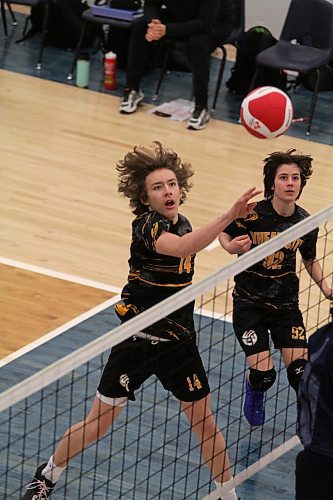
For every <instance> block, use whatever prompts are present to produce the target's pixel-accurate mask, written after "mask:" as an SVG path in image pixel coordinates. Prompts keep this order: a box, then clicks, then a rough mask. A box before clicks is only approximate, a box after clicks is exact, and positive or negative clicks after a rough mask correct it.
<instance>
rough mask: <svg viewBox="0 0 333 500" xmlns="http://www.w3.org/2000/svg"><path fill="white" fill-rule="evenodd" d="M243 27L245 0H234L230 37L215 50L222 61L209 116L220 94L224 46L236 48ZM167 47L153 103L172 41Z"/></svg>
mask: <svg viewBox="0 0 333 500" xmlns="http://www.w3.org/2000/svg"><path fill="white" fill-rule="evenodd" d="M244 26H245V0H235V25H234V27H233V29H232V31H231V33H230V35H229V36H228V37H227V38H226V39H225V40H222V41H221V43H220V44H218V45H217V47H216V48H220V49H221V50H222V59H221V64H220V68H219V73H218V77H217V82H216V87H215V92H214V100H213V105H212V109H211V114H212V115H214V113H215V107H216V102H217V99H218V95H219V92H220V87H221V82H222V77H223V72H224V67H225V62H226V58H227V51H226V48H225V45H227V44H229V45H233V46H234V47H236V48H237V45H238V42H239V40H240V38H241V36H242V34H243V33H244ZM166 43H167V47H166V50H165V54H164V57H163V61H162V65H161V70H160V75H159V79H158V82H157V85H156V90H155V94H154V97H153V101H156V100H157V99H158V94H159V91H160V87H161V84H162V81H163V79H164V76H165V74H166V72H167V69H168V62H169V58H170V54H171V50H172V48H173V43H174V42H173V40H170V39H169V40H166Z"/></svg>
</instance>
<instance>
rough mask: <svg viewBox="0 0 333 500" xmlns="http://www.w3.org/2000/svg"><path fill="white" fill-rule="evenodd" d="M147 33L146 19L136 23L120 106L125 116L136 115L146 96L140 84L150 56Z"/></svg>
mask: <svg viewBox="0 0 333 500" xmlns="http://www.w3.org/2000/svg"><path fill="white" fill-rule="evenodd" d="M146 31H147V22H146V21H145V19H144V18H140V19H137V20H136V21H134V23H133V27H132V33H131V38H130V42H129V47H128V60H127V72H126V86H125V89H124V93H123V97H122V100H121V104H120V112H121V113H123V114H130V113H134V112H135V111H136V110H137V108H138V105H139V104H140V102H141V101H142V100H143V98H144V94H143V92H142V91H141V90H140V82H141V78H142V75H143V73H144V70H145V67H146V62H147V54H148V42H147V40H146V39H145V34H146Z"/></svg>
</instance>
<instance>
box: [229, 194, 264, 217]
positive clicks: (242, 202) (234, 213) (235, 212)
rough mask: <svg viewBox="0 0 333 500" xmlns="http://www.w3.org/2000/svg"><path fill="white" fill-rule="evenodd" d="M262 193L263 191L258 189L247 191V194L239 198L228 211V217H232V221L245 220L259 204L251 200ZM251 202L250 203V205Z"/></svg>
mask: <svg viewBox="0 0 333 500" xmlns="http://www.w3.org/2000/svg"><path fill="white" fill-rule="evenodd" d="M261 192H262V190H261V189H257V188H255V187H252V188H250V189H248V190H247V191H245V193H244V194H243V195H242V196H241V197H240V198H238V200H236V201H235V203H234V204H233V206H232V207H231V208H230V210H228V212H227V216H228V217H230V218H231V219H232V220H234V219H238V218H244V217H246V216H247V215H249V213H251V212H252V210H253V209H254V207H255V206H256V204H257V202H256V201H252V202H250V200H251V199H252V198H254V197H255V196H257V194H260V193H261ZM249 202H250V203H249Z"/></svg>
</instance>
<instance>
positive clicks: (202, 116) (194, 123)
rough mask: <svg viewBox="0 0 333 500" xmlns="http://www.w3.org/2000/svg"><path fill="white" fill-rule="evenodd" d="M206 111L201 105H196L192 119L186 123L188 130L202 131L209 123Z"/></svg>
mask: <svg viewBox="0 0 333 500" xmlns="http://www.w3.org/2000/svg"><path fill="white" fill-rule="evenodd" d="M209 118H210V116H209V113H208V109H207V108H206V107H205V106H203V105H202V104H197V105H196V106H195V108H194V111H193V114H192V117H191V118H190V120H189V121H188V123H187V128H188V129H190V130H202V129H203V128H205V126H206V124H207V123H208V122H209Z"/></svg>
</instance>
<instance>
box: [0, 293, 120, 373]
mask: <svg viewBox="0 0 333 500" xmlns="http://www.w3.org/2000/svg"><path fill="white" fill-rule="evenodd" d="M119 300H121V297H120V295H116V296H115V297H112V298H111V299H108V300H106V301H104V302H102V303H101V304H99V305H98V306H95V307H93V308H92V309H89V310H88V311H86V312H84V313H82V314H80V315H79V316H76V317H75V318H73V319H71V320H70V321H67V323H64V324H63V325H61V326H59V327H57V328H55V329H54V330H52V331H51V332H49V333H46V334H45V335H43V336H42V337H40V338H38V339H36V340H34V341H33V342H30V344H28V345H26V346H24V347H22V348H21V349H18V350H17V351H15V352H13V353H12V354H9V355H8V356H6V357H5V358H3V359H0V368H2V367H3V366H5V365H7V364H8V363H11V362H12V361H15V360H16V359H18V358H20V357H21V356H23V355H24V354H27V353H28V352H30V351H32V350H33V349H36V348H37V347H39V346H41V345H42V344H45V343H46V342H48V341H49V340H52V339H54V338H55V337H57V336H58V335H61V334H62V333H65V332H66V331H67V330H69V329H70V328H73V326H76V325H78V324H79V323H82V322H83V321H85V320H87V319H89V318H91V317H92V316H95V315H96V314H98V313H100V312H102V311H104V310H105V309H107V308H108V307H110V306H112V305H113V304H115V303H116V302H118V301H119Z"/></svg>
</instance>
